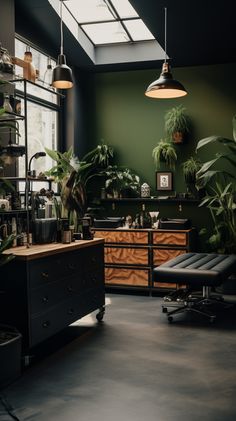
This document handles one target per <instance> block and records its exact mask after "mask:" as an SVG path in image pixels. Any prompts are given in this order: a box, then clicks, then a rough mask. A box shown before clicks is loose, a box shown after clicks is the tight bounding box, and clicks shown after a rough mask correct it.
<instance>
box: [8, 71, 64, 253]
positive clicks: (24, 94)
mask: <svg viewBox="0 0 236 421" xmlns="http://www.w3.org/2000/svg"><path fill="white" fill-rule="evenodd" d="M19 84H20V85H21V87H22V89H20V87H19ZM4 85H6V86H8V87H9V85H11V95H12V92H13V91H12V86H13V87H14V97H15V98H19V99H22V100H23V107H24V115H19V114H16V113H14V112H13V113H12V112H7V113H6V114H7V116H6V115H4V117H1V116H0V122H10V121H11V122H16V121H17V120H23V121H24V146H25V159H24V177H17V176H13V177H4V176H2V177H1V178H2V180H8V181H10V182H13V183H15V184H17V183H19V182H24V183H25V188H24V203H25V209H15V210H12V211H4V212H1V213H0V218H1V217H3V216H4V215H6V216H9V215H14V214H15V215H16V216H19V215H23V214H25V215H26V225H27V246H28V247H29V228H30V217H31V216H30V211H31V209H30V207H29V200H30V194H31V183H34V182H46V183H49V188H51V182H52V181H51V180H50V179H42V178H34V177H30V176H29V174H28V164H29V157H28V126H27V122H28V112H27V104H28V101H34V103H36V104H38V105H46V106H47V108H50V109H52V110H56V111H60V107H61V103H60V100H61V99H62V98H63V97H64V95H62V94H61V93H59V92H56V91H54V90H51V89H48V88H46V87H44V86H41V85H39V84H37V83H33V82H31V81H28V80H26V79H20V78H19V79H13V80H11V81H10V82H9V81H6V82H5V83H2V84H1V92H2V93H3V94H4ZM29 87H35V88H36V90H37V89H39V90H42V91H43V92H48V93H49V94H50V95H53V96H55V98H57V99H58V98H59V101H58V103H56V101H55V104H54V103H51V102H50V101H47V100H45V99H43V100H42V99H41V98H40V97H38V96H36V95H34V94H33V93H32V92H29V91H30V89H29Z"/></svg>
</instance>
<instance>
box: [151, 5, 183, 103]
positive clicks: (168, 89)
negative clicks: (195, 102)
mask: <svg viewBox="0 0 236 421" xmlns="http://www.w3.org/2000/svg"><path fill="white" fill-rule="evenodd" d="M166 33H167V8H166V7H165V61H164V63H163V65H162V71H161V74H160V77H159V79H157V80H155V81H154V82H152V83H151V84H150V85H149V86H148V88H147V90H146V92H145V95H146V96H148V97H150V98H160V99H162V98H163V99H165V98H166V99H168V98H179V97H181V96H185V95H187V91H186V89H185V88H184V86H183V85H182V83H180V82H178V81H177V80H175V79H173V76H172V74H171V71H170V65H169V63H168V62H167V52H166V50H167V47H166V46H167V36H166Z"/></svg>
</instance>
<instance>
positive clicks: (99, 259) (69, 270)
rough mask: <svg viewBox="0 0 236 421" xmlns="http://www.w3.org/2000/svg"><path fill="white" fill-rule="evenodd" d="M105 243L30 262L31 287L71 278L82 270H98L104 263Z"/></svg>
mask: <svg viewBox="0 0 236 421" xmlns="http://www.w3.org/2000/svg"><path fill="white" fill-rule="evenodd" d="M103 253H104V252H103V245H102V246H101V247H99V246H94V247H90V248H89V249H86V248H84V249H81V250H75V251H73V252H70V253H60V254H58V255H55V256H48V257H44V258H42V259H37V260H35V261H32V262H29V280H30V287H31V288H36V287H39V286H42V285H45V284H46V283H50V282H55V281H58V280H62V279H65V278H67V279H69V278H71V277H73V276H75V275H78V274H79V273H81V272H82V271H84V273H85V271H86V270H89V271H90V273H91V272H92V271H96V269H97V268H98V267H99V266H102V265H103V260H104V257H103Z"/></svg>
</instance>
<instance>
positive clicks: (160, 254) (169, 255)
mask: <svg viewBox="0 0 236 421" xmlns="http://www.w3.org/2000/svg"><path fill="white" fill-rule="evenodd" d="M184 253H186V250H173V249H155V248H154V249H153V265H154V266H159V265H162V263H165V262H167V261H168V260H170V259H173V258H174V257H177V256H179V255H180V254H184Z"/></svg>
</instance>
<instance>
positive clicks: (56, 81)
mask: <svg viewBox="0 0 236 421" xmlns="http://www.w3.org/2000/svg"><path fill="white" fill-rule="evenodd" d="M60 19H61V21H60V29H61V47H60V54H59V56H58V60H57V66H56V67H55V68H54V69H53V72H52V86H54V88H57V89H69V88H72V86H73V78H72V70H71V68H70V67H68V66H67V64H66V56H65V55H64V53H63V21H62V0H60Z"/></svg>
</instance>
